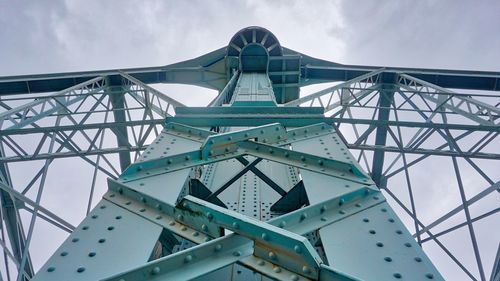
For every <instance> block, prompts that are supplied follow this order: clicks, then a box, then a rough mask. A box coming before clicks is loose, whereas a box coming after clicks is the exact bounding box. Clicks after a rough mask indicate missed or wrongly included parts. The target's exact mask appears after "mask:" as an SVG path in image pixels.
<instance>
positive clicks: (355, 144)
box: [0, 27, 500, 281]
mask: <svg viewBox="0 0 500 281" xmlns="http://www.w3.org/2000/svg"><path fill="white" fill-rule="evenodd" d="M499 80H500V73H498V72H478V71H460V70H436V69H409V68H390V67H372V66H351V65H341V64H337V63H333V62H328V61H324V60H319V59H316V58H313V57H310V56H307V55H305V54H301V53H299V52H296V51H293V50H291V49H287V48H285V47H282V46H281V45H280V43H279V41H278V39H277V38H276V37H275V36H274V35H273V34H272V33H271V32H269V31H267V30H266V29H264V28H260V27H249V28H245V29H243V30H241V31H240V32H238V33H237V34H236V35H234V36H233V38H232V39H231V41H230V43H229V44H228V46H227V47H223V48H220V49H218V50H215V51H213V52H211V53H208V54H206V55H203V56H201V57H198V58H195V59H192V60H189V61H184V62H180V63H176V64H171V65H167V66H163V67H150V68H137V69H125V70H107V71H93V72H79V73H60V74H42V75H29V76H15V77H0V199H1V200H0V203H1V218H2V220H1V222H2V224H1V239H0V245H1V246H2V249H3V267H2V269H1V273H2V275H1V276H0V277H2V278H3V279H6V280H31V279H33V280H101V279H103V280H191V279H196V280H270V279H278V280H393V279H401V278H402V279H404V280H428V279H436V280H442V279H443V277H442V276H444V277H447V275H446V274H445V272H444V271H443V269H445V266H444V264H448V265H447V268H450V264H451V268H454V270H456V271H460V272H461V274H462V275H461V276H463V278H469V279H470V280H492V281H493V280H499V278H500V266H499V262H500V246H499V242H500V239H499V235H498V234H495V232H498V228H499V227H500V224H499V223H498V221H499V216H498V211H499V209H500V204H499V202H500V201H499V200H498V199H499V193H500V182H499V180H500V173H498V169H499V165H498V160H500V152H499V148H500V141H499V138H498V135H499V133H500V119H499V117H500V108H499V106H500V98H499V96H498V93H497V91H500V81H499ZM325 82H329V83H331V84H330V85H329V86H328V87H326V88H325V89H324V90H321V91H319V92H316V93H312V94H309V95H305V96H304V95H303V96H302V97H301V96H300V95H299V93H300V88H301V87H304V86H308V85H313V84H318V83H325ZM161 83H182V84H189V85H196V86H202V87H206V88H209V89H215V90H217V91H218V92H219V94H218V95H217V97H216V98H215V99H214V100H212V102H210V104H209V105H208V106H207V107H189V106H186V105H184V104H182V103H181V102H179V101H176V100H175V99H173V98H170V97H169V96H167V95H166V94H164V93H162V92H161V91H159V90H157V87H156V88H153V87H152V86H154V85H155V84H161ZM186 95H189V93H186ZM68 159H73V160H72V161H74V162H71V163H77V162H78V163H79V164H74V165H75V166H74V167H75V168H74V170H73V171H72V172H71V173H74V175H73V176H74V178H75V179H74V181H75V183H74V185H75V186H76V187H77V189H78V191H77V196H73V197H75V198H73V199H75V202H80V204H75V205H74V206H71V205H70V204H69V203H68V202H61V201H60V200H57V199H53V200H51V198H52V197H51V196H55V198H61V197H60V196H61V193H65V192H66V191H65V190H66V189H56V190H55V191H52V193H51V189H52V190H53V189H54V188H55V187H53V186H52V183H54V182H57V181H54V180H51V177H52V178H58V177H60V174H59V172H58V170H57V169H58V167H59V168H60V166H57V163H59V162H61V163H70V162H67V161H68ZM436 163H437V164H436ZM63 165H66V164H63ZM72 165H73V164H72ZM83 166H84V167H85V169H83V168H80V167H83ZM422 171H424V172H422ZM415 174H419V175H420V177H417V176H415ZM422 174H424V175H422ZM105 178H107V187H106V186H103V185H106V184H105V183H104V182H103V179H105ZM415 178H417V180H415ZM49 182H50V183H51V184H48V183H49ZM432 182H438V183H436V184H435V185H432V186H429V183H432ZM85 187H87V188H85ZM436 188H438V189H439V190H435V189H436ZM69 189H71V188H69V187H68V188H67V190H69ZM68 192H69V191H68ZM55 193H57V194H58V195H57V196H59V197H57V196H56V195H54V194H55ZM422 193H423V194H422ZM102 194H104V195H102ZM448 194H452V195H453V196H455V197H454V198H455V199H456V206H452V207H450V205H449V204H448V205H446V204H445V203H443V201H445V199H446V198H447V196H448V197H449V196H452V195H448ZM101 196H102V198H101ZM96 201H99V202H96ZM441 205H442V206H441ZM68 210H70V211H69V212H68ZM72 212H74V213H76V215H74V216H72V215H70V214H68V213H72ZM82 217H85V218H84V219H83V221H81V222H79V220H81V218H82ZM69 218H72V220H71V219H69ZM75 222H76V223H75ZM482 223H486V224H488V225H489V227H490V229H488V227H486V229H485V227H484V224H483V225H481V224H482ZM76 224H78V225H77V226H76ZM38 225H43V227H41V230H39V229H37V228H36V226H38ZM478 226H481V227H478ZM491 227H492V228H493V229H491ZM57 231H59V232H65V233H68V234H69V236H68V234H65V235H66V237H67V239H66V240H65V241H64V242H63V243H62V245H61V246H60V247H59V248H58V249H57V250H56V251H55V252H54V253H53V255H52V256H51V257H50V258H49V259H48V260H46V261H44V263H45V264H44V265H43V266H42V264H37V263H36V262H35V260H36V259H35V258H34V254H33V251H32V250H31V249H33V248H34V249H40V245H37V244H43V243H44V242H43V241H44V240H46V239H50V238H49V237H50V235H51V234H49V233H52V232H54V233H55V232H57ZM42 235H43V236H44V237H40V236H42ZM427 245H429V246H427ZM42 248H43V247H42ZM457 248H458V249H459V250H460V251H461V252H466V254H462V255H457ZM428 249H430V251H428V252H427V253H428V255H429V257H430V259H429V258H428V256H427V255H426V254H425V253H424V251H423V250H426V251H427V250H428ZM485 249H488V250H489V251H490V253H491V251H492V249H494V250H495V252H496V258H495V257H494V256H493V257H492V256H491V255H488V256H485V254H484V251H485ZM497 249H498V250H497ZM460 251H458V252H460ZM431 260H433V261H434V262H435V264H433V262H431ZM443 260H446V262H442V261H443ZM37 262H39V261H37ZM435 265H436V266H435ZM436 268H437V269H436ZM490 269H491V270H490ZM438 270H439V271H441V273H440V272H439V271H438ZM445 271H447V273H448V272H449V269H447V270H445ZM441 274H443V275H441ZM455 276H460V274H459V275H455ZM2 278H0V280H1V279H2Z"/></svg>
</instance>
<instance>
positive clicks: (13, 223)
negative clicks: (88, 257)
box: [0, 143, 34, 277]
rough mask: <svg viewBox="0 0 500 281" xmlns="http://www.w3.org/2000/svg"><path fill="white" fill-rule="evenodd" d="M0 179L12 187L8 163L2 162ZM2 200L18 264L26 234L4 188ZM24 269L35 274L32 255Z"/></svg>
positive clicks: (0, 148)
mask: <svg viewBox="0 0 500 281" xmlns="http://www.w3.org/2000/svg"><path fill="white" fill-rule="evenodd" d="M3 156H4V152H3V146H1V143H0V157H3ZM0 181H1V182H3V183H4V184H5V185H7V186H9V187H12V182H11V179H10V174H9V168H8V166H7V164H5V163H2V164H0ZM0 200H1V204H2V206H1V208H2V218H1V219H3V220H4V222H5V225H6V230H7V235H8V237H9V241H10V244H11V247H12V254H13V255H14V257H15V259H16V261H17V263H18V264H20V263H21V259H22V254H23V251H24V249H25V240H26V238H25V235H24V229H23V226H22V224H21V223H20V221H19V220H18V218H19V212H18V210H17V208H16V206H15V204H14V201H13V200H12V197H11V196H10V194H9V193H8V192H5V191H4V190H0ZM22 270H24V271H25V272H26V274H27V275H28V276H29V277H32V276H33V275H34V270H33V265H32V263H31V257H30V256H29V253H28V257H27V261H26V263H25V266H24V269H19V271H20V272H22Z"/></svg>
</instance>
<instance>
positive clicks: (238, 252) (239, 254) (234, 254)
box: [233, 251, 241, 257]
mask: <svg viewBox="0 0 500 281" xmlns="http://www.w3.org/2000/svg"><path fill="white" fill-rule="evenodd" d="M233 256H235V257H239V256H241V252H240V251H234V252H233Z"/></svg>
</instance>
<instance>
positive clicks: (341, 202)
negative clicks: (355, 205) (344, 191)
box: [339, 198, 345, 206]
mask: <svg viewBox="0 0 500 281" xmlns="http://www.w3.org/2000/svg"><path fill="white" fill-rule="evenodd" d="M344 202H345V199H344V198H340V200H339V206H342V205H343V204H344Z"/></svg>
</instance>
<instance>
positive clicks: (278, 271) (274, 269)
mask: <svg viewBox="0 0 500 281" xmlns="http://www.w3.org/2000/svg"><path fill="white" fill-rule="evenodd" d="M273 271H274V272H276V273H280V272H281V268H280V267H275V268H273Z"/></svg>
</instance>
